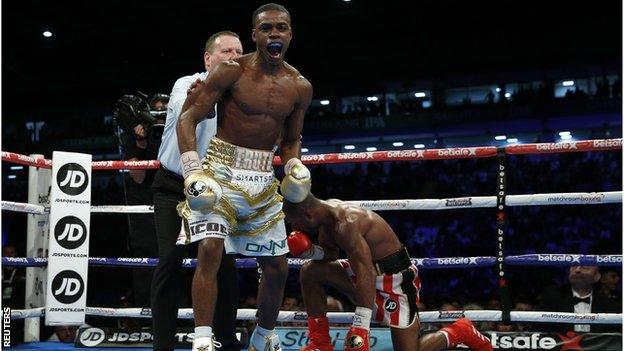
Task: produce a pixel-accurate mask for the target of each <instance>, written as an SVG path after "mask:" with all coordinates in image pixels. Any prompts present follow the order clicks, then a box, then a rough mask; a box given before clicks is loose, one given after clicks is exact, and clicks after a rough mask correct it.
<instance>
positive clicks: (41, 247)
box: [24, 154, 52, 342]
mask: <svg viewBox="0 0 624 351" xmlns="http://www.w3.org/2000/svg"><path fill="white" fill-rule="evenodd" d="M30 157H32V158H34V159H43V155H41V154H33V155H30ZM51 178H52V172H51V171H50V169H46V168H39V167H34V166H30V167H28V203H29V204H38V205H41V206H44V207H48V206H50V180H51ZM26 216H27V219H26V233H27V234H26V256H27V257H41V258H45V257H48V254H47V251H48V240H49V236H50V232H49V227H50V221H49V216H48V214H47V213H46V214H27V215H26ZM46 278H47V268H46V267H28V268H26V293H25V295H26V296H25V300H24V301H25V305H26V308H27V309H29V308H36V307H43V306H45V291H46V290H45V289H46V283H47V281H46ZM40 322H41V320H40V319H39V318H28V319H26V320H25V321H24V341H25V342H34V341H39V338H40V336H39V330H40V329H39V325H40Z"/></svg>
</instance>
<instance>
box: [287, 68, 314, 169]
mask: <svg viewBox="0 0 624 351" xmlns="http://www.w3.org/2000/svg"><path fill="white" fill-rule="evenodd" d="M297 93H298V94H299V101H298V103H297V105H296V106H295V109H294V110H293V112H292V113H291V114H290V116H288V117H287V118H286V120H285V122H284V133H283V138H282V141H281V143H280V158H281V159H282V164H284V165H285V164H286V162H288V160H290V159H291V158H300V157H301V132H302V131H303V119H304V117H305V113H306V111H307V110H308V107H309V106H310V103H311V102H312V84H310V82H308V80H307V79H305V78H304V77H302V76H300V77H298V78H297Z"/></svg>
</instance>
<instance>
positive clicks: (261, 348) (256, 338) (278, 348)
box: [247, 330, 282, 351]
mask: <svg viewBox="0 0 624 351" xmlns="http://www.w3.org/2000/svg"><path fill="white" fill-rule="evenodd" d="M247 351H282V343H281V342H280V339H279V336H277V334H275V333H271V335H269V336H264V335H260V334H259V333H258V332H257V330H254V332H253V334H252V335H251V338H250V339H249V348H248V349H247Z"/></svg>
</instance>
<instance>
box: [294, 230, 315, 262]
mask: <svg viewBox="0 0 624 351" xmlns="http://www.w3.org/2000/svg"><path fill="white" fill-rule="evenodd" d="M288 249H289V250H290V253H291V254H292V255H293V256H295V257H301V256H309V255H310V250H311V249H312V241H310V238H309V237H308V236H307V235H305V234H304V233H303V232H300V231H298V230H294V231H292V232H291V233H290V235H289V236H288Z"/></svg>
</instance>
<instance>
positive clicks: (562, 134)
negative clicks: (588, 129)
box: [559, 131, 572, 138]
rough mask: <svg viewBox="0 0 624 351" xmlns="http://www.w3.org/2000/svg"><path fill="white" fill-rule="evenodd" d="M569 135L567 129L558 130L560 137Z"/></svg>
mask: <svg viewBox="0 0 624 351" xmlns="http://www.w3.org/2000/svg"><path fill="white" fill-rule="evenodd" d="M570 135H572V133H570V132H568V131H565V132H559V136H560V137H562V138H563V137H564V136H570Z"/></svg>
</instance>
